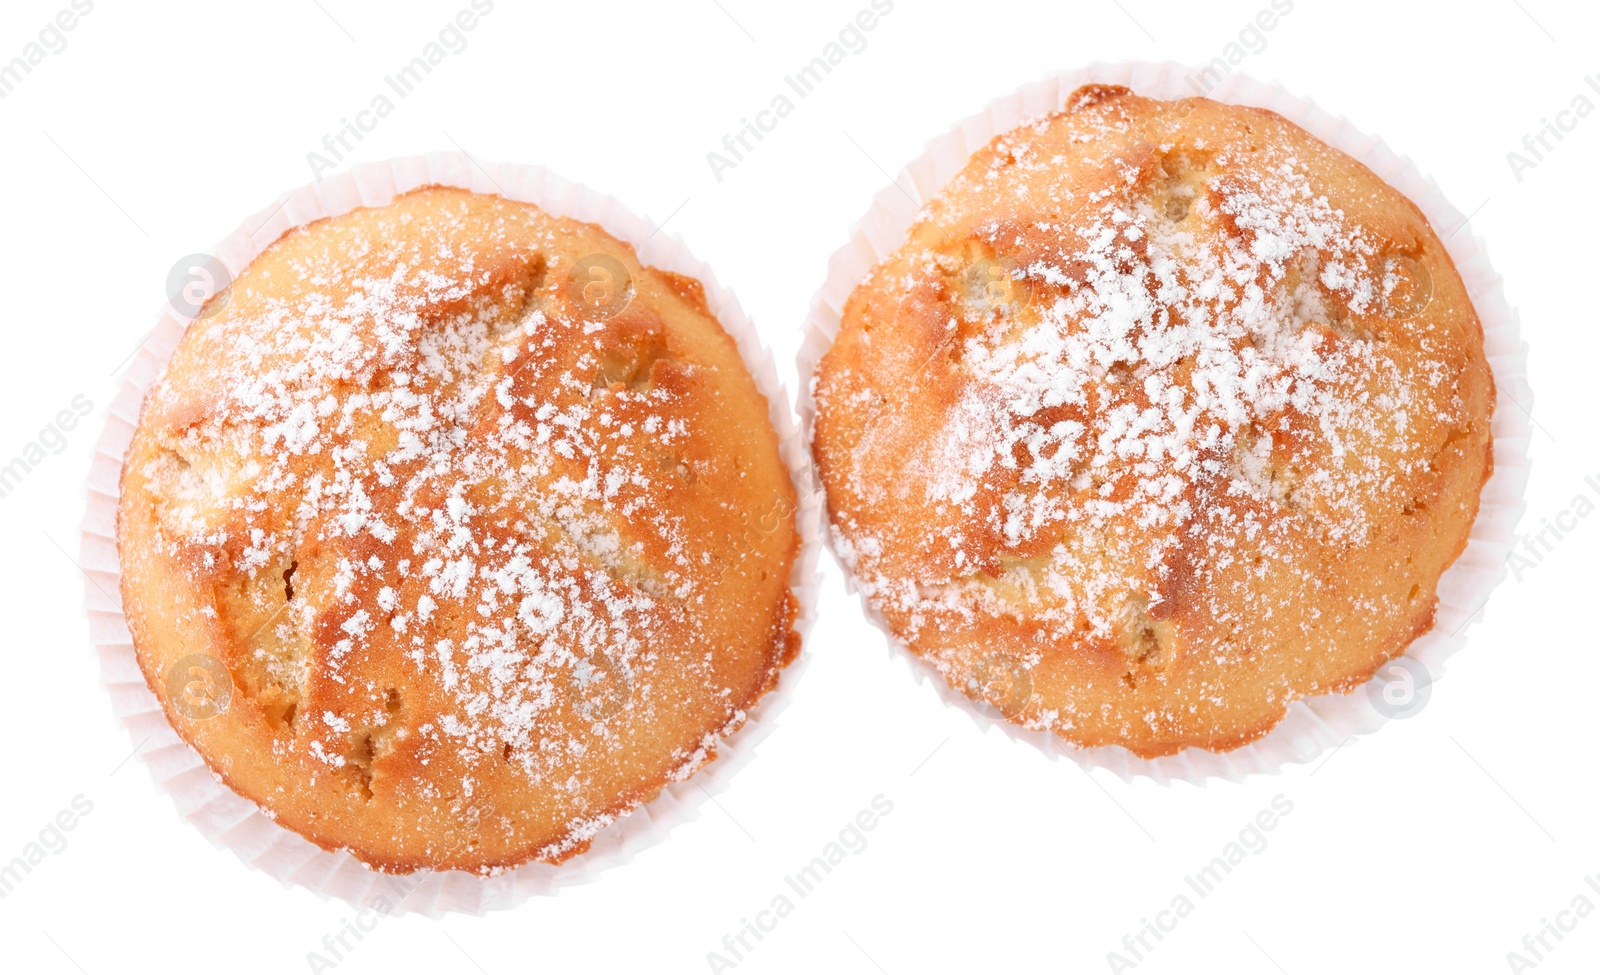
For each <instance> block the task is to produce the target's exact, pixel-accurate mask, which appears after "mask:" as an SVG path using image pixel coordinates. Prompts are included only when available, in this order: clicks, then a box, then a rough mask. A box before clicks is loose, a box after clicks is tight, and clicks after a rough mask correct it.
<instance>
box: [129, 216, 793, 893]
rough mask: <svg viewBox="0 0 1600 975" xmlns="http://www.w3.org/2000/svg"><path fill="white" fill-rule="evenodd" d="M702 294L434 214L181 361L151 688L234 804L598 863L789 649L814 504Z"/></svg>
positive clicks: (390, 221) (165, 493) (142, 658)
mask: <svg viewBox="0 0 1600 975" xmlns="http://www.w3.org/2000/svg"><path fill="white" fill-rule="evenodd" d="M767 410H768V404H767V401H766V399H765V398H764V397H763V396H762V394H761V393H760V392H759V391H758V389H757V387H756V384H755V382H754V380H753V379H752V377H751V376H750V374H749V372H748V370H747V369H746V367H745V365H744V362H743V360H742V359H741V358H740V356H739V353H738V350H737V348H736V346H735V343H734V341H733V339H732V338H730V337H729V335H728V334H727V333H726V332H725V331H724V330H723V329H722V327H721V325H720V324H719V323H718V321H717V320H716V318H715V317H714V316H713V315H712V314H711V312H710V311H709V310H708V308H707V305H706V300H705V295H704V293H703V290H702V287H701V285H700V283H699V282H698V281H695V280H693V279H690V278H687V277H683V276H680V275H677V274H672V273H668V272H666V271H661V270H657V269H655V268H650V267H643V266H641V265H640V264H639V262H638V260H637V258H636V256H635V253H634V251H633V249H632V248H631V247H630V246H628V245H627V244H624V243H622V242H621V241H619V240H617V239H615V238H613V237H611V236H610V235H608V234H607V233H606V232H605V231H603V230H601V229H600V228H599V227H597V226H594V225H592V224H585V223H580V222H577V221H574V220H570V219H564V218H559V217H556V216H553V215H551V214H549V213H546V212H544V211H542V210H541V209H539V208H537V207H535V206H532V205H529V204H525V203H519V202H513V201H510V200H506V199H503V198H500V197H498V196H490V195H480V194H474V193H470V192H467V191H464V190H458V189H450V188H441V187H425V188H423V189H419V190H416V191H413V192H411V193H407V194H404V195H402V196H399V197H397V198H396V199H395V200H394V201H393V202H392V203H390V204H388V205H386V206H379V207H371V208H363V209H357V210H354V211H352V212H349V213H346V214H344V215H342V216H337V217H333V218H329V219H324V220H320V221H318V222H316V223H312V224H309V225H306V226H302V227H298V228H296V229H294V230H291V231H289V232H288V233H286V234H284V235H283V236H282V237H281V238H280V239H279V240H277V241H276V242H275V243H273V244H272V245H271V246H270V247H269V248H267V249H266V251H265V252H263V253H262V254H261V255H260V256H259V257H257V258H256V259H255V260H254V261H253V262H251V263H250V265H249V266H248V267H247V268H245V270H244V271H243V272H242V273H240V274H239V275H238V277H237V278H236V279H235V280H234V281H233V282H232V285H231V287H230V288H229V290H228V291H226V292H225V293H224V294H223V295H220V296H218V298H216V299H214V300H213V303H212V305H211V306H208V307H207V308H206V309H204V310H203V311H202V313H201V315H200V316H199V317H198V318H197V319H196V321H195V322H194V323H193V324H192V325H190V327H189V328H188V330H187V331H186V332H185V334H184V336H183V338H182V341H181V342H180V343H179V345H178V347H177V349H176V351H175V352H174V353H173V355H172V358H171V361H170V362H169V364H168V365H167V366H166V368H165V372H164V374H163V375H162V376H161V378H159V380H158V381H157V382H156V383H155V384H154V386H153V387H152V388H151V390H150V392H149V394H148V396H147V397H146V400H145V403H144V406H143V409H142V413H141V415H140V419H139V423H138V426H137V430H136V431H135V433H134V436H133V442H132V446H131V447H130V449H129V451H128V454H127V458H126V461H125V463H124V466H123V470H122V489H121V498H120V502H119V509H118V518H117V547H118V552H119V555H120V559H121V565H122V583H121V586H122V600H123V606H124V611H125V615H126V618H127V621H128V626H129V629H130V631H131V632H132V635H133V639H134V644H135V647H136V651H137V656H138V660H139V664H140V666H141V668H142V669H143V672H144V675H145V678H146V681H147V682H148V684H149V686H150V689H151V691H152V692H154V694H155V695H156V697H157V698H158V699H159V700H160V702H161V705H162V707H163V709H164V710H165V712H166V714H167V716H168V718H169V719H170V720H171V722H172V724H173V726H174V727H175V729H176V730H177V731H178V733H179V735H180V736H181V737H183V738H184V739H185V740H186V741H187V742H189V743H190V744H191V745H193V746H194V748H195V749H196V750H197V751H198V752H199V753H200V755H201V756H202V757H203V758H204V759H205V761H206V763H207V764H208V765H209V766H210V767H211V769H212V770H213V771H214V772H215V773H216V774H217V775H218V776H219V777H221V778H222V779H223V780H224V781H225V782H226V783H227V784H228V785H229V786H230V787H231V788H233V789H234V790H235V791H236V792H238V793H239V794H240V795H242V796H244V797H246V798H247V799H250V800H252V801H253V802H255V803H256V804H258V805H259V806H261V807H262V808H263V809H264V810H265V811H266V812H267V813H268V815H270V816H272V817H273V818H274V819H276V821H277V822H279V823H281V824H282V825H284V826H286V827H288V828H290V829H292V830H294V831H295V832H297V833H300V834H301V835H303V836H305V837H306V838H307V839H309V840H311V841H313V842H315V843H316V844H318V845H319V846H322V847H324V848H326V849H330V850H348V851H350V852H351V853H352V854H353V855H355V856H356V857H357V858H359V859H360V860H362V861H363V862H365V863H367V864H369V865H371V866H373V867H376V868H379V869H382V870H386V871H393V872H409V871H414V870H418V869H425V868H426V869H459V870H468V871H475V872H478V873H485V874H488V873H494V872H497V871H499V870H502V869H504V868H507V867H510V866H513V865H516V864H518V863H522V862H524V861H528V860H531V859H537V860H542V861H547V862H552V863H555V862H560V861H562V860H564V859H566V858H568V857H570V856H572V855H574V854H576V853H579V852H581V851H582V850H584V849H585V848H586V847H587V846H588V844H589V841H590V839H591V838H592V837H593V836H594V834H595V833H596V832H597V831H598V830H599V829H600V828H602V827H603V826H605V825H606V824H607V823H609V822H610V821H612V820H613V819H615V818H616V817H617V816H619V815H622V814H623V813H626V812H627V811H629V810H630V809H633V808H634V807H636V806H638V805H639V804H641V803H643V802H646V801H648V800H649V799H651V798H652V797H653V796H654V795H655V794H657V793H658V792H659V791H660V790H661V789H662V788H663V787H664V786H665V785H667V784H669V783H671V782H673V781H676V780H681V779H684V778H685V777H687V776H688V775H690V774H691V773H692V772H693V771H694V770H695V769H696V768H697V767H699V766H700V765H702V764H703V763H705V762H706V761H708V760H710V759H711V758H713V757H714V755H715V749H716V743H717V741H718V739H719V738H720V737H722V736H725V735H727V734H729V733H730V732H731V731H733V730H734V729H735V728H737V727H738V726H739V725H740V724H741V723H742V722H743V721H744V719H745V717H746V714H747V712H748V711H749V709H750V708H752V707H753V706H754V705H755V704H756V702H757V700H758V699H759V698H760V697H761V696H762V694H763V693H764V692H766V691H767V690H769V689H770V688H772V687H773V686H774V684H775V682H776V680H777V677H778V674H779V672H780V670H781V668H782V667H783V666H784V665H786V664H787V663H789V662H790V661H791V660H792V659H793V658H794V656H795V654H796V652H797V650H798V637H797V634H796V632H795V618H796V599H795V595H794V593H793V592H792V591H791V588H790V583H789V580H790V569H791V566H792V565H793V563H794V560H795V558H796V556H797V552H798V546H799V542H798V536H797V535H796V532H795V527H794V511H795V494H794V489H793V486H792V483H791V481H790V479H789V475H788V470H787V468H786V467H785V465H784V463H783V461H782V460H781V459H780V456H779V446H778V440H777V436H776V434H775V432H774V430H773V428H772V426H771V423H770V421H769V418H768V412H767Z"/></svg>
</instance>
